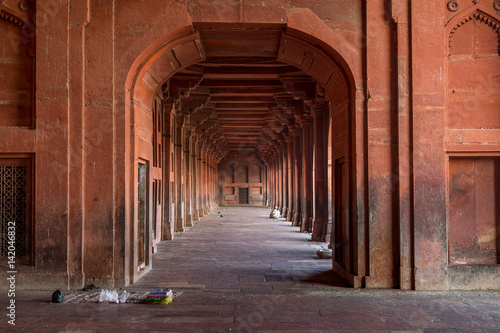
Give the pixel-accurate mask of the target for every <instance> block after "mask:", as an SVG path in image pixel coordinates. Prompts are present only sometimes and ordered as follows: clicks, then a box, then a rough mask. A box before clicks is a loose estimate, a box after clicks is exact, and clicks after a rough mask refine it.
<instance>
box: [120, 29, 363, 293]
mask: <svg viewBox="0 0 500 333" xmlns="http://www.w3.org/2000/svg"><path fill="white" fill-rule="evenodd" d="M194 28H195V29H194V30H193V31H192V32H191V33H188V34H184V35H182V36H179V37H176V38H173V39H170V40H169V41H167V42H164V43H161V42H158V43H156V44H157V45H159V46H157V47H156V48H154V47H150V48H149V49H148V50H146V51H145V52H144V53H143V56H142V58H141V61H139V59H138V60H137V61H136V62H135V64H136V65H137V66H136V67H133V69H132V70H131V72H130V73H129V77H128V78H129V79H128V80H127V82H128V85H129V88H128V89H127V91H126V92H127V93H130V95H129V97H130V104H128V106H129V107H130V112H131V114H132V115H133V116H132V117H131V122H132V123H133V124H135V126H132V128H134V131H135V133H131V134H132V137H133V141H132V144H131V146H132V147H133V148H134V149H133V155H132V156H133V160H134V161H140V162H138V163H143V164H144V163H145V161H151V163H152V164H151V165H150V167H149V170H150V171H149V177H150V178H149V179H148V184H151V185H150V189H149V190H148V191H149V192H148V193H149V197H150V198H151V199H150V200H149V201H154V203H150V204H149V206H148V207H150V210H151V214H149V219H150V221H151V222H149V223H148V222H146V223H142V222H141V223H138V222H136V221H137V219H136V218H135V217H136V216H137V212H136V209H135V208H134V206H133V205H132V211H131V219H130V230H132V232H131V234H130V238H129V241H130V243H129V245H130V254H131V256H130V266H129V268H130V281H131V282H134V281H137V279H139V278H140V277H141V276H142V275H143V274H144V273H145V272H147V271H148V270H149V268H150V267H151V265H150V264H148V262H150V261H148V260H147V258H150V256H151V255H152V250H150V251H149V253H146V255H145V258H142V260H141V259H140V256H139V254H140V251H139V250H138V247H139V245H140V243H138V242H137V241H136V239H138V238H137V236H138V235H141V234H143V233H144V234H147V235H152V236H150V237H149V240H148V241H149V244H150V245H151V246H150V248H151V249H154V246H155V244H156V243H157V242H158V241H161V240H166V239H171V238H172V237H173V234H174V233H175V232H179V231H183V230H184V228H185V227H189V226H191V225H192V222H193V221H196V220H198V219H199V218H200V217H203V216H204V214H206V213H208V212H209V211H210V210H211V209H212V208H213V207H215V206H216V205H218V204H226V205H227V204H231V203H234V204H236V205H239V204H244V205H247V204H249V205H269V206H270V207H278V208H279V209H280V211H281V212H282V214H283V216H284V217H286V218H287V219H288V220H289V221H292V223H293V224H294V225H301V229H302V230H304V231H311V232H313V238H314V239H316V240H326V235H327V233H328V234H329V231H328V205H329V204H330V205H332V207H335V202H343V203H344V206H343V209H346V210H348V211H350V212H351V213H350V214H347V215H342V216H343V217H345V219H344V220H341V219H338V220H336V221H335V223H334V225H333V228H334V229H335V228H340V227H341V226H343V225H348V226H349V227H348V228H346V229H342V230H348V232H347V233H346V234H345V235H343V237H342V238H340V239H335V238H332V241H333V242H341V244H338V245H337V246H336V248H341V249H342V248H345V249H350V250H347V251H346V250H344V252H343V253H348V254H347V257H348V260H350V262H353V261H354V260H357V256H354V253H355V250H354V248H355V245H356V244H354V243H353V242H354V240H355V239H357V238H358V237H357V236H356V235H353V233H354V234H355V233H357V232H358V229H357V225H356V224H355V223H354V222H353V221H356V208H355V206H353V200H352V199H351V198H352V196H353V193H355V192H356V187H355V186H354V183H352V181H351V180H352V179H353V177H352V176H348V175H345V177H346V179H347V184H346V183H343V182H335V184H337V183H338V186H342V188H343V189H344V190H343V191H342V190H337V189H336V190H333V189H331V190H330V191H331V192H332V194H333V195H332V196H331V197H332V198H331V200H329V199H328V198H329V195H328V192H329V188H328V184H327V182H328V172H329V171H328V161H329V158H328V157H329V156H328V149H329V147H330V149H331V156H330V157H331V160H332V163H334V162H333V161H337V162H335V163H343V164H344V169H343V172H344V173H345V172H348V173H349V174H350V173H352V172H353V170H354V169H355V165H353V164H352V161H353V159H352V156H356V155H355V154H354V151H353V149H354V147H355V145H354V144H353V141H354V138H353V135H354V134H353V131H352V128H353V124H354V121H355V119H354V112H353V110H354V109H355V100H354V91H355V88H354V86H355V85H354V79H353V76H352V74H351V72H350V70H349V68H348V67H346V66H345V61H344V60H343V59H342V58H340V59H341V61H339V60H338V59H337V58H338V57H339V55H338V54H337V53H336V52H333V51H332V50H331V49H330V50H329V51H327V50H325V46H326V45H325V44H324V43H321V42H320V41H318V40H317V39H315V38H313V37H311V36H307V35H305V34H304V33H297V32H296V31H293V30H292V29H287V27H286V26H285V25H280V26H273V25H270V26H267V27H266V26H262V25H258V26H254V27H251V26H248V25H247V26H234V25H232V26H229V27H220V26H210V25H207V24H199V25H196V24H195V27H194ZM320 44H322V45H320ZM341 64H343V65H341ZM155 110H156V111H155ZM158 110H163V113H162V114H163V116H159V115H158ZM160 113H161V112H160ZM330 122H331V123H332V124H333V125H332V126H333V127H332V131H333V134H331V135H330V136H329V130H330V129H329V124H330ZM150 129H153V131H152V132H153V133H151V134H149V132H150ZM149 135H150V136H149ZM149 137H150V139H148V138H149ZM329 137H330V139H329ZM159 138H162V139H159ZM132 156H131V157H132ZM340 161H341V162H340ZM138 163H135V162H134V165H133V166H132V168H133V169H132V170H133V171H132V172H131V174H132V175H135V174H138V169H137V168H138V167H139V164H138ZM136 164H137V165H136ZM153 164H154V165H153ZM141 166H142V164H141ZM242 170H244V172H243V171H242ZM332 170H334V171H333V172H335V170H336V169H332ZM255 172H257V173H258V174H256V173H255ZM131 183H132V184H135V181H132V182H131ZM160 184H161V185H160ZM335 186H337V185H335ZM345 186H347V187H348V189H345V188H344V187H345ZM132 189H133V193H132V192H131V196H132V198H133V199H132V200H135V199H136V198H137V196H138V189H136V188H135V187H132ZM335 195H342V196H344V197H343V199H342V200H341V201H338V199H336V198H335ZM158 198H162V199H161V200H160V199H158ZM335 200H337V201H335ZM330 201H332V202H330ZM133 202H136V201H133ZM335 216H336V215H335ZM141 226H142V228H143V229H142V230H141V228H140V227H141ZM153 231H154V234H153ZM359 232H363V231H362V230H359ZM144 262H145V263H146V264H145V265H142V266H139V265H138V263H144ZM337 266H338V267H337V270H340V271H341V273H343V275H344V276H350V277H351V279H350V280H351V282H352V280H353V279H355V277H356V276H358V275H359V272H360V271H359V269H360V268H361V269H363V267H364V263H356V265H354V264H351V265H349V266H345V265H337ZM361 273H362V272H361ZM353 284H356V283H353Z"/></svg>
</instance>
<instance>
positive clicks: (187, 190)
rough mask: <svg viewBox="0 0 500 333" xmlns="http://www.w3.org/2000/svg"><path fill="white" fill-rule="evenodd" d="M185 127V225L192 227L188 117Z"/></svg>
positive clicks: (183, 142)
mask: <svg viewBox="0 0 500 333" xmlns="http://www.w3.org/2000/svg"><path fill="white" fill-rule="evenodd" d="M184 122H185V123H184V126H183V136H182V137H183V140H182V150H183V153H184V158H183V160H182V179H183V185H184V195H183V198H184V216H185V219H184V225H185V226H186V227H192V226H193V223H192V221H191V172H190V168H191V166H190V163H189V162H190V157H191V152H190V140H191V131H192V130H191V127H190V124H189V117H186V119H185V121H184Z"/></svg>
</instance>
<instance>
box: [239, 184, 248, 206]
mask: <svg viewBox="0 0 500 333" xmlns="http://www.w3.org/2000/svg"><path fill="white" fill-rule="evenodd" d="M239 192H240V205H248V187H247V188H240V191H239Z"/></svg>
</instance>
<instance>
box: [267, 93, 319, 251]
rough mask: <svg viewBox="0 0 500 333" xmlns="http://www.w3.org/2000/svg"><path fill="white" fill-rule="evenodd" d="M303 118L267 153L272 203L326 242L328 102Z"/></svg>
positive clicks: (294, 222) (293, 220) (269, 200)
mask: <svg viewBox="0 0 500 333" xmlns="http://www.w3.org/2000/svg"><path fill="white" fill-rule="evenodd" d="M311 111H312V112H311V114H310V115H309V114H307V115H306V114H305V115H303V116H302V117H301V120H300V127H297V126H296V127H292V128H290V129H289V131H288V132H287V134H285V135H284V138H283V140H280V141H279V144H278V145H275V147H274V149H273V150H272V151H271V153H269V154H267V155H266V156H265V159H266V161H267V163H268V178H267V182H268V185H267V188H268V189H270V190H269V193H268V202H269V206H270V207H271V208H272V209H275V208H277V209H279V211H280V212H281V215H282V217H284V218H286V220H287V221H291V222H292V225H293V226H300V230H301V231H302V232H312V239H313V240H314V241H325V240H326V235H327V225H328V202H327V200H328V185H327V163H328V159H327V147H328V144H327V136H326V135H327V133H328V132H327V131H328V127H327V126H328V119H329V118H328V113H326V111H327V110H326V107H325V103H320V104H318V105H316V106H314V107H312V109H311Z"/></svg>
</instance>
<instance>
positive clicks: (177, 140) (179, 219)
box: [174, 115, 184, 232]
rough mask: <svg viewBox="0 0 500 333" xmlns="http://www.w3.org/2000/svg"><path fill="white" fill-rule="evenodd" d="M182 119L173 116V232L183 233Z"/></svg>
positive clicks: (178, 116)
mask: <svg viewBox="0 0 500 333" xmlns="http://www.w3.org/2000/svg"><path fill="white" fill-rule="evenodd" d="M183 121H184V120H183V117H182V116H180V115H176V116H175V122H174V124H175V127H174V146H175V148H174V149H175V151H174V163H175V165H174V175H175V180H174V181H175V185H174V186H175V198H174V200H175V201H174V202H175V231H176V232H182V231H184V212H183V209H182V206H183V205H182V203H183V198H182V123H183Z"/></svg>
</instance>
